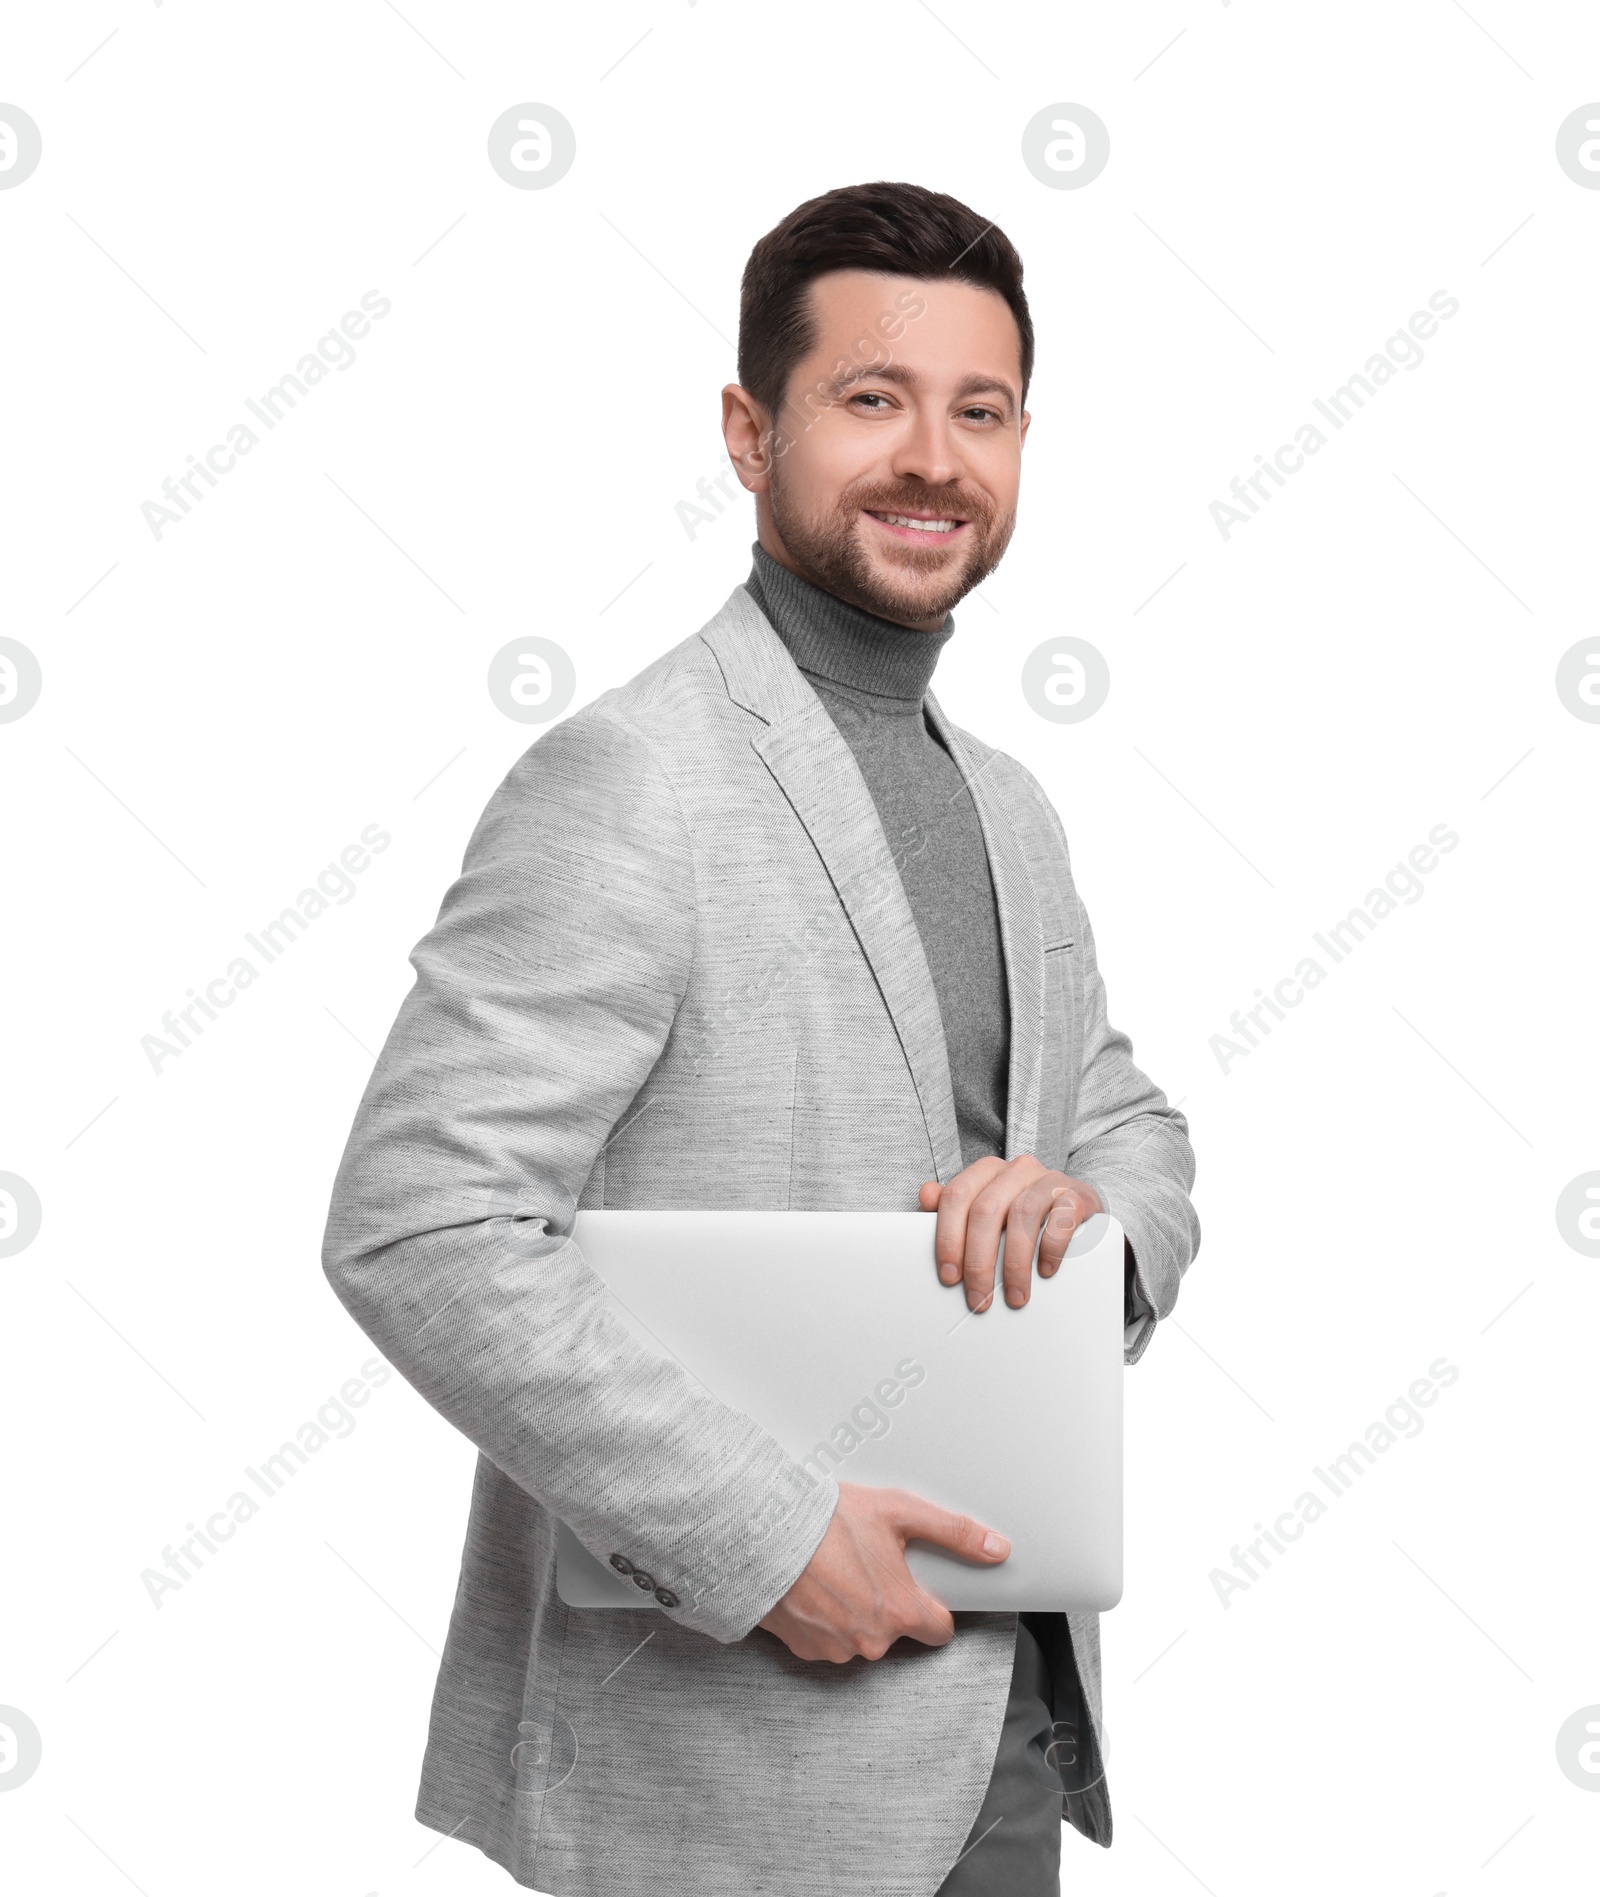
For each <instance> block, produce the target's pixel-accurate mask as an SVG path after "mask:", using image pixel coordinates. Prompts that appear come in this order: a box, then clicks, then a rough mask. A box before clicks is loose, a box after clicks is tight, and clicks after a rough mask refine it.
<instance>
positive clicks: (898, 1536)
mask: <svg viewBox="0 0 1600 1897" xmlns="http://www.w3.org/2000/svg"><path fill="white" fill-rule="evenodd" d="M908 1541H931V1542H934V1543H936V1544H937V1545H938V1546H939V1547H941V1548H949V1549H950V1550H951V1551H952V1552H953V1553H955V1554H959V1555H964V1556H965V1557H966V1558H967V1560H969V1561H978V1562H981V1563H982V1564H983V1565H984V1566H985V1567H995V1566H997V1565H998V1564H999V1563H1000V1562H1002V1561H1004V1560H1005V1558H1006V1556H1007V1555H1008V1554H1010V1552H1011V1543H1010V1542H1009V1541H1007V1540H1006V1538H1005V1536H1004V1535H999V1534H996V1533H995V1532H994V1530H993V1529H989V1528H985V1527H984V1526H983V1525H982V1523H981V1522H975V1521H973V1519H972V1518H971V1516H970V1515H954V1514H952V1513H951V1512H950V1510H949V1509H946V1508H938V1507H936V1506H935V1505H934V1504H933V1503H932V1502H927V1501H924V1500H923V1498H922V1497H921V1496H920V1495H912V1494H910V1493H909V1492H908V1491H907V1490H905V1489H875V1488H867V1487H865V1486H863V1485H862V1484H861V1483H859V1482H841V1483H840V1484H839V1502H838V1506H837V1507H836V1508H835V1509H834V1511H833V1519H832V1520H831V1521H830V1522H829V1523H828V1532H827V1533H826V1534H825V1535H824V1536H823V1537H822V1540H821V1541H820V1542H819V1543H818V1544H817V1549H816V1552H815V1554H813V1555H812V1557H811V1559H810V1560H809V1561H808V1562H807V1563H806V1565H805V1569H804V1571H803V1572H802V1574H801V1576H800V1578H799V1580H797V1581H796V1582H795V1584H794V1586H793V1587H791V1588H790V1589H789V1591H788V1593H787V1594H785V1595H784V1597H783V1599H782V1600H781V1601H779V1602H778V1604H777V1606H776V1607H774V1608H773V1610H772V1612H771V1613H770V1614H768V1615H767V1617H766V1619H765V1620H763V1621H762V1622H761V1625H762V1626H763V1627H765V1628H766V1630H767V1632H768V1633H772V1634H776V1635H777V1636H778V1638H779V1639H780V1640H781V1641H782V1642H783V1644H784V1645H785V1646H786V1647H787V1648H788V1649H789V1651H790V1652H791V1653H792V1654H793V1655H794V1656H795V1658H796V1659H797V1660H834V1661H844V1660H853V1659H855V1658H856V1656H857V1655H859V1656H860V1657H861V1658H862V1659H863V1660H881V1659H882V1658H883V1656H884V1655H885V1654H886V1653H887V1652H888V1651H889V1649H890V1647H892V1646H893V1645H894V1643H895V1641H897V1640H898V1639H900V1638H901V1636H902V1635H904V1636H907V1637H909V1638H910V1639H912V1640H920V1641H921V1642H922V1644H923V1645H924V1646H925V1647H942V1646H944V1645H945V1643H946V1642H947V1641H948V1640H950V1638H951V1637H952V1636H953V1635H954V1633H955V1622H954V1621H953V1620H952V1619H951V1618H950V1614H949V1611H948V1610H947V1609H946V1608H944V1607H941V1606H940V1605H939V1603H938V1602H937V1601H936V1600H935V1599H934V1598H933V1596H932V1595H931V1594H929V1593H927V1592H925V1591H924V1590H923V1589H922V1588H920V1587H918V1585H917V1583H916V1582H915V1581H914V1580H913V1579H912V1577H911V1570H910V1569H909V1568H908V1567H907V1566H906V1543H907V1542H908Z"/></svg>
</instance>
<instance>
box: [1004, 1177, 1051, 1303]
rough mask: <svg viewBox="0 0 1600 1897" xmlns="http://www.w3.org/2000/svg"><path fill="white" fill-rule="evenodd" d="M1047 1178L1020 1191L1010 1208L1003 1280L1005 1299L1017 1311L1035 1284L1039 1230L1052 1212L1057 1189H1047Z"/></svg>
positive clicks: (1007, 1221) (1007, 1219)
mask: <svg viewBox="0 0 1600 1897" xmlns="http://www.w3.org/2000/svg"><path fill="white" fill-rule="evenodd" d="M1049 1177H1050V1175H1049V1174H1048V1173H1046V1174H1045V1180H1044V1181H1041V1182H1040V1183H1039V1184H1037V1185H1033V1186H1029V1187H1027V1188H1026V1189H1025V1190H1024V1191H1022V1192H1019V1193H1018V1194H1017V1196H1016V1198H1014V1199H1013V1200H1012V1201H1011V1210H1010V1212H1009V1214H1008V1215H1007V1217H1006V1245H1005V1254H1004V1259H1005V1262H1004V1266H1003V1271H1002V1283H1003V1284H1004V1286H1005V1298H1006V1303H1007V1304H1009V1305H1010V1306H1011V1308H1012V1309H1013V1310H1014V1311H1020V1310H1021V1309H1022V1307H1023V1305H1025V1304H1026V1303H1027V1301H1028V1294H1029V1292H1030V1291H1031V1289H1032V1287H1033V1254H1034V1253H1035V1251H1037V1250H1038V1247H1039V1233H1040V1230H1041V1229H1042V1227H1043V1226H1044V1223H1045V1220H1046V1219H1047V1218H1048V1217H1049V1215H1050V1205H1051V1201H1052V1199H1053V1198H1054V1196H1055V1195H1054V1193H1053V1192H1051V1191H1049V1190H1047V1189H1046V1184H1045V1181H1048V1179H1049Z"/></svg>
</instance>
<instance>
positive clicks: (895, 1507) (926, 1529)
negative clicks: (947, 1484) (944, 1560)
mask: <svg viewBox="0 0 1600 1897" xmlns="http://www.w3.org/2000/svg"><path fill="white" fill-rule="evenodd" d="M884 1499H885V1505H886V1507H887V1509H888V1513H889V1518H890V1520H891V1521H892V1522H893V1523H894V1525H895V1527H896V1529H897V1530H898V1531H899V1533H900V1535H901V1536H902V1537H903V1538H904V1539H906V1540H910V1541H931V1542H932V1543H933V1544H934V1546H935V1547H938V1548H948V1549H949V1550H950V1552H951V1553H952V1554H958V1555H961V1556H962V1557H963V1558H964V1559H965V1560H968V1561H979V1562H982V1564H983V1565H984V1566H985V1567H994V1566H996V1565H998V1563H1000V1562H1002V1561H1004V1560H1005V1558H1006V1556H1007V1555H1009V1554H1010V1552H1011V1543H1010V1542H1009V1541H1008V1540H1007V1539H1006V1537H1005V1536H1004V1535H1002V1534H1001V1533H1000V1531H999V1530H998V1529H995V1528H989V1527H987V1526H986V1525H985V1524H984V1523H983V1522H979V1521H974V1520H973V1518H972V1517H971V1516H970V1515H961V1514H958V1513H957V1512H956V1511H955V1510H954V1509H948V1508H941V1507H940V1506H939V1505H938V1503H937V1502H930V1501H928V1500H927V1498H926V1497H925V1496H921V1495H915V1494H913V1493H912V1492H911V1491H910V1490H909V1489H895V1490H892V1491H890V1493H889V1494H888V1495H887V1496H886V1497H885V1498H884Z"/></svg>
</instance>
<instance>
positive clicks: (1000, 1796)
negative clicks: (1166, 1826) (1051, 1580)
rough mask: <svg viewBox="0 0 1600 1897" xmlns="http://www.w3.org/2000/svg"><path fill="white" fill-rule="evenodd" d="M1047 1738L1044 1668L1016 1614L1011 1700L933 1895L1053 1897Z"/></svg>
mask: <svg viewBox="0 0 1600 1897" xmlns="http://www.w3.org/2000/svg"><path fill="white" fill-rule="evenodd" d="M1053 1737H1054V1728H1053V1726H1052V1724H1051V1709H1050V1670H1049V1667H1048V1666H1047V1665H1046V1663H1045V1657H1044V1654H1043V1652H1042V1650H1041V1649H1040V1646H1039V1643H1038V1641H1037V1640H1035V1639H1034V1637H1033V1634H1032V1632H1031V1631H1030V1630H1029V1628H1028V1627H1027V1625H1026V1623H1025V1622H1024V1620H1023V1618H1022V1616H1021V1615H1020V1614H1019V1615H1018V1616H1017V1655H1016V1660H1015V1662H1014V1663H1013V1665H1012V1669H1011V1697H1010V1698H1009V1699H1008V1700H1007V1702H1006V1716H1005V1723H1004V1725H1003V1726H1002V1727H1001V1729H1000V1744H999V1746H998V1747H997V1748H996V1751H995V1759H994V1771H993V1773H992V1774H991V1776H990V1779H989V1789H988V1791H987V1792H985V1793H984V1797H983V1804H982V1805H981V1806H980V1807H979V1810H978V1816H977V1821H976V1822H975V1823H974V1825H973V1827H972V1829H971V1831H970V1832H969V1833H968V1834H967V1841H966V1843H965V1844H964V1845H963V1846H962V1849H961V1855H960V1857H958V1858H957V1859H956V1861H955V1863H954V1865H952V1867H951V1869H950V1874H949V1876H948V1877H946V1878H945V1880H944V1882H943V1883H942V1884H941V1885H940V1886H939V1890H938V1897H1060V1891H1061V1876H1060V1872H1061V1775H1060V1773H1059V1772H1058V1771H1057V1770H1056V1767H1055V1764H1054V1754H1052V1753H1051V1752H1050V1751H1049V1747H1050V1742H1051V1740H1052V1738H1053Z"/></svg>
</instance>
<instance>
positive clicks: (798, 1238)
mask: <svg viewBox="0 0 1600 1897" xmlns="http://www.w3.org/2000/svg"><path fill="white" fill-rule="evenodd" d="M935 1224H936V1215H935V1214H934V1213H932V1212H909V1213H908V1212H649V1211H585V1212H580V1213H579V1214H578V1217H577V1222H576V1226H575V1229H574V1237H575V1239H576V1241H577V1243H578V1245H579V1246H580V1247H581V1249H582V1251H583V1254H584V1257H585V1259H586V1260H587V1261H588V1263H589V1266H590V1267H591V1269H592V1270H593V1271H594V1272H595V1273H596V1275H597V1276H598V1277H599V1278H600V1280H601V1282H602V1283H603V1284H604V1286H605V1287H606V1291H607V1293H608V1295H609V1297H610V1299H611V1302H612V1304H613V1307H614V1308H615V1310H616V1312H617V1315H618V1316H619V1317H620V1318H621V1319H622V1321H623V1322H624V1323H625V1324H626V1325H627V1326H628V1328H629V1329H630V1330H631V1331H632V1332H633V1333H634V1335H635V1336H636V1337H637V1338H638V1339H639V1341H640V1343H641V1344H643V1345H644V1346H645V1347H646V1348H647V1349H649V1350H652V1351H654V1352H656V1353H657V1354H658V1355H667V1356H671V1357H673V1358H675V1359H676V1360H677V1361H678V1362H679V1363H680V1364H682V1365H683V1367H684V1368H685V1369H687V1370H688V1371H689V1372H690V1373H691V1374H692V1375H693V1376H695V1377H696V1378H697V1379H698V1380H699V1381H700V1382H701V1383H703V1384H704V1385H705V1387H706V1388H707V1389H708V1390H710V1391H711V1392H712V1393H713V1394H714V1395H716V1396H718V1397H720V1398H721V1399H722V1401H723V1402H725V1403H728V1404H731V1405H732V1406H733V1407H734V1408H735V1409H739V1410H743V1411H744V1412H745V1413H746V1414H747V1415H748V1416H751V1417H752V1418H754V1420H755V1421H756V1422H758V1423H760V1424H761V1425H762V1426H763V1427H764V1428H766V1429H767V1430H769V1431H770V1432H771V1433H772V1435H774V1436H775V1437H776V1438H777V1439H778V1441H779V1442H780V1443H782V1445H783V1447H784V1448H785V1449H786V1450H788V1452H789V1453H790V1454H791V1455H792V1456H794V1457H795V1458H796V1459H797V1460H798V1461H800V1462H801V1463H802V1465H803V1466H804V1467H806V1468H807V1469H808V1470H810V1471H811V1472H812V1473H814V1474H818V1475H821V1474H824V1473H826V1474H831V1475H833V1476H835V1477H836V1478H838V1479H839V1480H841V1481H845V1482H861V1483H873V1484H877V1485H880V1486H883V1487H899V1488H906V1489H912V1490H915V1491H916V1492H917V1493H919V1494H921V1495H924V1496H926V1497H927V1498H928V1499H929V1500H930V1501H933V1502H937V1503H940V1504H942V1505H943V1506H944V1507H947V1508H951V1509H958V1510H961V1511H963V1512H964V1513H966V1514H970V1515H973V1516H975V1517H976V1518H977V1519H978V1520H979V1521H981V1522H983V1523H985V1524H986V1525H987V1526H989V1527H993V1528H998V1529H1000V1530H1001V1532H1002V1533H1004V1534H1005V1535H1007V1536H1009V1537H1010V1540H1011V1554H1010V1556H1009V1557H1008V1558H1007V1559H1006V1560H1005V1561H1004V1562H1003V1563H1002V1564H1001V1565H1000V1566H999V1567H977V1566H974V1565H972V1564H970V1563H968V1562H965V1561H963V1560H961V1559H960V1558H959V1557H958V1556H956V1555H952V1554H949V1553H947V1552H945V1551H943V1550H941V1549H938V1548H934V1547H932V1546H930V1545H928V1544H927V1543H922V1542H913V1543H912V1544H911V1545H910V1546H909V1548H908V1549H907V1561H908V1564H909V1566H910V1568H911V1570H912V1572H913V1574H914V1575H915V1576H916V1578H917V1580H918V1581H919V1582H920V1583H921V1585H922V1586H923V1587H925V1588H926V1589H927V1590H928V1592H929V1593H930V1594H932V1595H934V1596H935V1598H937V1599H938V1600H940V1601H942V1602H943V1603H944V1605H945V1606H946V1607H948V1608H951V1609H952V1610H955V1609H1002V1610H1009V1611H1016V1612H1020V1611H1023V1610H1028V1611H1050V1610H1066V1609H1072V1610H1075V1611H1076V1610H1091V1609H1092V1610H1103V1609H1106V1608H1109V1607H1114V1606H1115V1605H1116V1603H1117V1601H1118V1600H1119V1599H1120V1597H1121V1594H1122V1344H1123V1237H1122V1228H1121V1226H1120V1225H1119V1224H1118V1223H1117V1221H1116V1220H1115V1219H1113V1218H1111V1217H1109V1216H1108V1215H1107V1214H1105V1213H1100V1214H1097V1215H1096V1216H1094V1217H1093V1218H1090V1219H1089V1220H1087V1221H1086V1222H1085V1223H1084V1224H1083V1225H1082V1226H1080V1227H1079V1229H1078V1231H1077V1233H1076V1234H1075V1235H1074V1237H1073V1240H1072V1243H1071V1245H1070V1246H1069V1248H1068V1251H1067V1255H1066V1258H1065V1260H1064V1261H1063V1263H1062V1266H1061V1269H1060V1270H1059V1271H1058V1272H1057V1273H1056V1274H1055V1276H1054V1277H1052V1278H1045V1279H1041V1278H1039V1277H1038V1275H1037V1273H1035V1276H1034V1281H1033V1287H1032V1293H1031V1296H1030V1298H1029V1301H1028V1303H1027V1304H1026V1305H1025V1306H1024V1307H1023V1308H1022V1309H1021V1310H1020V1311H1014V1310H1012V1309H1011V1308H1010V1307H1009V1306H1008V1305H1006V1304H1005V1303H1004V1301H1003V1299H1002V1298H1001V1297H1000V1296H999V1295H997V1296H996V1297H995V1299H994V1301H993V1302H992V1303H991V1305H990V1306H989V1308H988V1309H987V1310H985V1311H982V1312H969V1311H968V1309H967V1304H966V1294H965V1291H964V1290H963V1289H962V1287H960V1286H946V1285H942V1284H940V1283H939V1280H938V1276H937V1273H936V1271H935V1269H934V1262H933V1234H934V1226H935ZM556 1589H557V1592H558V1593H559V1595H560V1596H561V1599H562V1600H563V1601H564V1602H565V1603H566V1604H567V1605H568V1606H569V1607H584V1608H605V1607H614V1608H624V1607H631V1608H635V1609H637V1608H640V1607H648V1606H649V1605H650V1603H649V1601H648V1600H647V1599H646V1600H641V1598H640V1594H639V1590H638V1589H636V1588H634V1587H632V1586H630V1584H629V1583H628V1582H627V1580H626V1579H624V1578H623V1577H621V1576H619V1575H618V1574H616V1573H614V1572H613V1571H612V1569H611V1568H609V1567H608V1566H607V1565H606V1563H605V1560H604V1558H603V1554H602V1557H601V1558H597V1557H596V1556H595V1555H593V1554H591V1553H590V1552H589V1550H588V1549H586V1548H585V1547H584V1545H583V1543H582V1542H581V1541H579V1539H578V1537H577V1536H576V1535H575V1534H574V1533H573V1532H572V1530H571V1529H570V1528H568V1527H567V1525H566V1524H565V1523H562V1524H560V1526H559V1529H558V1536H557V1567H556Z"/></svg>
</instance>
